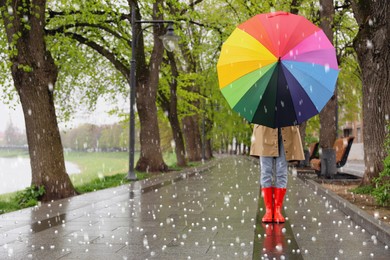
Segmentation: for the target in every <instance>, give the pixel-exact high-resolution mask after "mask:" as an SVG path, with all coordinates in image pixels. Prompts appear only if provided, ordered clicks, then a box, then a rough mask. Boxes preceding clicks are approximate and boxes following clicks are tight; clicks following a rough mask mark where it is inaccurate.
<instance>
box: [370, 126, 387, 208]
mask: <svg viewBox="0 0 390 260" xmlns="http://www.w3.org/2000/svg"><path fill="white" fill-rule="evenodd" d="M384 149H385V151H386V152H387V157H386V158H385V160H384V162H383V171H382V172H381V173H380V174H379V177H378V178H374V179H373V181H374V183H375V188H374V190H373V192H372V195H373V196H374V197H375V199H376V201H377V203H379V204H381V205H383V206H386V205H390V124H388V125H387V136H386V138H385V143H384Z"/></svg>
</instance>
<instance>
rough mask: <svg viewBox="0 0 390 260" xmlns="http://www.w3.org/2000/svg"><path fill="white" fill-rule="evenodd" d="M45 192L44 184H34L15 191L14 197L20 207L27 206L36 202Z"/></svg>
mask: <svg viewBox="0 0 390 260" xmlns="http://www.w3.org/2000/svg"><path fill="white" fill-rule="evenodd" d="M43 194H45V187H44V186H39V187H37V186H35V185H32V186H31V187H28V188H25V189H24V190H22V191H18V192H17V193H16V196H15V199H16V201H17V202H18V204H19V205H20V207H21V208H28V207H32V206H35V205H37V204H38V201H39V199H40V198H42V196H43Z"/></svg>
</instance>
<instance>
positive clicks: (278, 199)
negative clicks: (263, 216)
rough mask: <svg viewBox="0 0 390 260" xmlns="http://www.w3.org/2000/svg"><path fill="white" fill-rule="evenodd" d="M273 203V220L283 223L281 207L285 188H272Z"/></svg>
mask: <svg viewBox="0 0 390 260" xmlns="http://www.w3.org/2000/svg"><path fill="white" fill-rule="evenodd" d="M274 194H275V205H274V222H275V223H284V217H283V215H282V212H281V211H282V207H283V200H284V195H285V194H286V188H274Z"/></svg>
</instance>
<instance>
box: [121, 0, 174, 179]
mask: <svg viewBox="0 0 390 260" xmlns="http://www.w3.org/2000/svg"><path fill="white" fill-rule="evenodd" d="M130 3H131V33H132V34H131V35H132V37H133V39H132V41H131V60H130V123H129V172H128V173H127V179H128V180H131V181H135V180H137V176H136V175H135V171H134V154H135V113H134V110H135V93H136V66H137V61H136V49H137V42H138V34H137V35H136V29H135V25H136V24H137V23H138V24H142V23H148V24H164V23H168V26H167V32H166V34H165V35H163V36H160V39H161V40H162V41H163V45H164V48H165V49H166V50H167V51H169V52H172V51H174V50H175V47H176V45H177V41H178V38H179V37H178V36H176V35H175V33H174V30H173V22H174V21H167V20H151V21H144V20H137V19H136V18H135V14H136V13H135V11H136V5H135V2H133V1H130Z"/></svg>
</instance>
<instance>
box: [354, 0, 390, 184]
mask: <svg viewBox="0 0 390 260" xmlns="http://www.w3.org/2000/svg"><path fill="white" fill-rule="evenodd" d="M352 7H353V11H354V15H355V18H356V20H357V22H358V24H359V32H358V34H357V36H356V38H355V40H354V49H355V50H356V53H357V56H358V61H359V65H360V69H361V71H362V79H363V122H364V123H363V133H364V135H363V141H364V163H365V166H366V169H365V172H364V176H363V180H362V184H363V185H368V184H372V180H373V178H375V177H377V176H378V175H379V173H380V172H381V171H382V170H383V160H384V158H385V156H386V151H385V148H384V140H385V137H386V124H388V123H389V116H390V101H389V100H390V45H389V41H390V38H389V37H390V23H389V21H390V15H389V13H390V2H389V1H387V0H376V1H374V0H371V1H369V0H360V1H356V0H354V1H352Z"/></svg>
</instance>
